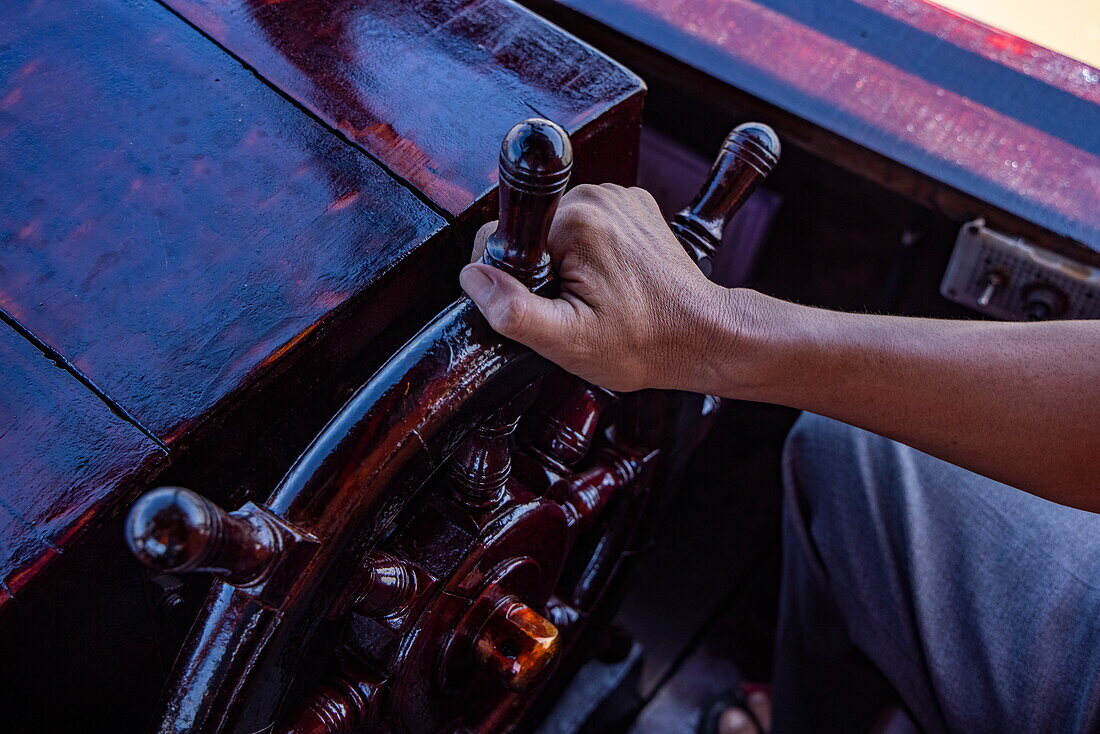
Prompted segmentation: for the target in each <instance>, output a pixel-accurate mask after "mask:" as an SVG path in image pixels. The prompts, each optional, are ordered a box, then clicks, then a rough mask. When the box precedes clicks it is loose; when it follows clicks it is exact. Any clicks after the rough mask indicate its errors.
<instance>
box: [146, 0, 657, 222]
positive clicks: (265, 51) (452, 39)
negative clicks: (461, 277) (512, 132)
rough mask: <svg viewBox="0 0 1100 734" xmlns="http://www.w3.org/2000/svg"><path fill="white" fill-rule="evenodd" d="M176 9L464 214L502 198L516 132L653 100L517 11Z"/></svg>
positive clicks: (359, 1)
mask: <svg viewBox="0 0 1100 734" xmlns="http://www.w3.org/2000/svg"><path fill="white" fill-rule="evenodd" d="M165 2H166V3H167V4H168V5H170V6H171V7H172V8H173V9H175V10H176V11H177V12H179V13H180V14H181V15H183V16H184V17H186V18H187V19H188V20H190V21H191V22H192V23H194V24H195V25H196V26H197V27H198V28H200V29H201V30H202V31H203V32H205V33H207V34H209V35H210V36H211V37H212V38H214V39H215V40H217V41H218V42H219V43H220V44H222V45H223V46H224V47H225V48H227V49H228V50H229V51H230V52H232V53H233V54H234V55H236V56H237V57H238V58H240V59H241V60H242V61H244V63H246V64H248V65H249V66H250V67H251V68H253V69H255V70H256V73H257V74H259V75H260V76H261V77H263V78H264V79H266V80H267V81H268V82H269V83H270V84H272V86H274V87H276V88H278V89H280V90H282V91H283V92H284V93H285V94H287V95H288V96H289V97H291V98H293V99H294V100H295V101H296V102H298V103H299V104H301V105H302V106H303V107H305V108H306V109H308V110H309V111H310V112H312V113H313V114H314V115H316V116H317V117H318V118H319V119H321V120H323V121H324V122H325V123H326V124H327V125H329V126H331V127H332V128H334V129H336V130H339V131H340V132H341V133H342V134H343V135H344V136H346V138H347V139H348V140H350V141H352V142H354V144H355V145H357V146H359V147H360V148H361V149H362V150H363V151H365V152H367V153H369V154H370V155H372V156H374V157H375V158H377V159H378V160H379V161H381V162H382V163H383V164H384V165H385V166H387V167H388V168H389V169H390V170H391V171H393V172H394V173H395V174H396V175H398V176H400V177H401V178H403V179H405V180H407V181H409V182H410V183H411V184H412V185H413V186H414V187H415V188H417V189H418V190H420V191H422V192H423V193H424V194H425V195H426V196H427V197H428V198H429V199H431V200H432V201H433V202H434V203H435V204H437V205H438V206H439V207H440V208H441V209H442V210H444V211H446V212H447V213H449V214H450V215H452V216H456V217H457V216H460V215H462V214H463V213H464V212H465V211H466V210H467V209H469V208H470V207H471V205H473V204H474V203H475V202H478V201H479V200H481V199H483V198H484V197H485V196H486V195H487V194H489V193H491V191H492V189H493V188H494V186H495V184H496V153H497V150H498V148H499V146H500V140H501V138H502V137H503V136H504V134H505V133H506V132H507V131H508V129H509V128H511V127H512V125H514V124H515V123H517V122H519V121H520V120H523V119H526V118H528V117H545V118H547V119H550V120H553V121H554V122H557V123H558V124H560V125H562V126H563V127H565V128H566V129H567V130H568V131H569V132H570V133H576V132H577V131H578V130H580V129H581V128H583V127H585V126H586V125H589V124H591V123H593V122H595V121H597V120H598V119H601V118H602V117H603V116H605V115H606V114H607V113H608V111H609V110H610V109H612V108H613V107H616V106H618V105H620V103H623V102H625V101H627V100H629V99H630V98H632V97H640V95H641V93H642V91H643V89H644V88H643V85H642V84H641V82H640V80H639V79H638V78H637V77H635V76H634V75H633V74H631V73H630V72H628V71H627V70H626V69H624V68H623V67H621V66H619V65H618V64H616V63H614V62H612V61H611V60H610V59H608V58H607V57H606V56H604V55H602V54H601V53H599V52H598V51H596V50H595V49H593V48H591V47H590V46H587V45H585V44H581V43H578V42H577V40H576V39H575V38H573V37H571V36H569V35H568V34H566V33H564V32H563V31H561V30H560V29H557V28H555V27H553V26H550V25H548V24H547V23H546V22H545V21H544V20H542V19H541V18H538V17H537V16H535V15H534V14H532V13H530V12H529V11H527V10H526V9H524V8H522V7H520V6H518V5H516V4H515V3H512V2H509V1H508V0H438V1H436V2H420V1H418V0H296V1H295V2H278V3H270V2H260V1H259V0H165ZM575 142H578V143H583V136H582V139H577V140H576V141H575Z"/></svg>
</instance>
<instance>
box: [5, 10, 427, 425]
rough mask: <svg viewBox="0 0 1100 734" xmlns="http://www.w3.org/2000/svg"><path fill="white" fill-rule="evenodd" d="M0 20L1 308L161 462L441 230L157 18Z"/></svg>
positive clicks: (214, 53)
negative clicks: (141, 435) (137, 426)
mask: <svg viewBox="0 0 1100 734" xmlns="http://www.w3.org/2000/svg"><path fill="white" fill-rule="evenodd" d="M4 13H5V15H6V18H7V20H6V21H5V22H4V23H3V24H2V25H0V44H3V45H4V46H6V47H7V48H8V51H7V52H6V53H5V55H4V57H3V62H2V63H3V64H4V66H3V81H2V82H0V99H2V100H3V102H2V103H0V106H2V107H3V109H2V111H0V115H2V117H0V132H2V134H3V141H4V144H3V145H2V146H0V168H2V169H3V170H4V171H5V172H6V173H5V175H4V176H3V177H0V201H3V205H2V207H0V231H2V233H3V234H2V235H0V241H3V243H4V254H3V259H2V264H0V303H2V305H3V306H4V308H6V309H7V310H8V311H9V312H10V313H11V314H12V315H13V316H14V317H15V318H16V319H17V320H18V321H19V322H20V323H22V324H23V325H24V326H25V327H26V328H27V329H28V330H30V331H31V332H33V333H34V334H36V335H37V336H38V337H39V338H40V339H42V340H43V341H44V342H46V343H47V344H49V345H50V346H51V347H53V348H54V349H56V350H57V351H58V352H59V353H60V354H62V355H63V356H64V357H65V358H66V359H67V360H69V361H70V362H72V363H73V364H74V365H76V367H77V368H79V369H80V370H81V371H82V372H83V373H84V374H86V375H87V376H88V377H89V378H90V379H91V380H92V382H94V383H95V384H96V385H98V386H99V387H100V388H101V389H102V390H103V391H104V392H105V393H106V394H107V395H109V396H110V398H111V399H112V400H114V401H115V402H117V403H118V404H119V405H121V406H123V407H124V408H125V410H127V411H128V412H129V413H130V414H132V415H133V416H134V417H135V418H136V419H137V420H138V421H139V422H140V423H141V424H142V425H143V426H145V428H146V429H148V430H149V432H150V433H152V434H154V435H156V436H158V437H159V438H160V439H161V440H162V441H164V442H165V443H167V444H172V443H173V442H174V441H175V440H176V439H178V438H180V437H181V436H182V435H183V434H185V433H186V432H187V431H188V430H190V429H191V428H193V427H194V425H195V424H196V423H198V422H199V421H200V420H201V419H202V418H203V416H204V414H205V413H207V411H209V410H210V409H211V408H212V407H213V406H215V405H216V404H217V403H219V401H222V400H224V399H226V397H227V396H228V395H229V394H230V393H232V392H233V391H234V390H237V389H239V388H241V387H242V385H244V384H245V383H247V382H250V381H254V380H255V379H256V378H257V376H258V375H259V374H261V373H263V372H265V371H269V370H271V369H272V368H273V367H274V365H275V364H276V363H286V362H287V361H289V358H290V357H291V356H292V354H291V353H292V352H293V350H294V347H295V345H296V344H298V343H300V342H302V341H303V340H305V339H306V338H307V337H308V336H309V335H310V333H311V332H313V331H315V330H317V329H319V328H321V327H322V326H323V325H324V323H325V321H326V319H327V318H328V317H329V315H330V314H331V313H332V312H333V311H334V310H336V309H338V308H339V307H340V306H341V305H343V304H344V303H346V302H347V301H348V300H349V299H351V298H352V297H354V296H355V295H356V294H358V293H360V292H362V291H364V290H366V289H368V288H369V287H370V286H372V285H373V284H374V283H375V282H377V281H378V280H379V279H380V278H381V277H382V276H383V275H384V274H385V273H386V272H387V271H388V270H390V269H391V268H393V267H394V266H395V265H396V264H397V263H398V262H400V261H401V259H402V258H403V257H404V256H406V255H407V254H408V253H409V252H411V251H412V250H414V249H415V248H416V247H418V246H420V245H422V244H423V243H424V242H425V241H427V240H430V239H431V238H432V237H433V236H437V235H438V234H439V233H440V232H441V231H442V230H443V228H444V226H445V223H444V221H443V220H442V219H441V218H440V217H438V216H437V215H436V214H434V213H433V212H431V211H429V210H428V208H427V207H426V206H424V205H423V204H422V203H420V202H419V201H418V200H417V199H416V197H415V196H414V195H413V194H412V193H410V192H409V191H408V190H407V189H406V188H405V187H404V186H402V185H401V184H400V183H398V182H396V181H394V180H393V179H392V178H391V177H390V176H389V175H388V174H387V173H386V172H385V171H383V170H382V169H381V168H380V167H379V166H377V165H376V164H374V163H373V162H372V161H370V160H369V159H368V158H366V157H365V156H363V155H361V154H359V153H358V152H357V151H356V150H354V149H353V148H352V147H351V146H348V145H346V144H345V143H343V142H341V141H340V140H339V139H338V138H336V137H335V136H333V135H331V134H330V133H329V132H328V131H326V130H325V129H324V128H323V127H322V126H320V125H318V124H316V123H315V122H314V121H312V120H310V119H309V118H308V117H307V116H305V115H302V114H301V113H300V112H299V111H298V110H297V109H296V108H295V107H294V106H293V105H292V104H291V103H289V102H288V101H286V100H285V99H283V98H281V97H280V96H279V95H278V94H276V93H275V92H273V91H272V90H270V89H269V88H267V87H266V86H265V85H264V84H263V83H262V82H260V81H259V80H257V79H256V78H255V77H254V76H253V75H252V74H250V73H249V72H248V71H247V70H245V69H242V68H241V67H240V65H239V64H238V63H237V62H235V61H234V60H233V59H232V58H230V57H228V56H226V55H225V54H224V53H223V52H222V51H221V50H220V49H218V48H217V47H216V46H214V45H213V44H211V43H210V42H209V41H208V40H207V39H205V38H203V37H202V36H201V35H200V34H198V33H196V32H195V31H194V29H192V28H191V27H189V26H188V25H187V24H186V23H184V22H183V21H181V20H180V19H179V18H177V17H175V16H174V15H172V14H171V13H170V12H168V11H167V10H165V9H164V8H163V7H161V6H160V5H158V4H156V3H153V2H143V1H142V0H131V1H130V2H115V3H108V4H102V3H98V2H94V1H93V0H72V1H70V0H45V1H44V2H29V1H28V2H23V1H22V0H16V1H15V2H14V4H13V5H8V6H6V7H5V9H4ZM368 313H369V312H368ZM363 317H364V318H367V317H369V315H368V314H367V313H365V314H363Z"/></svg>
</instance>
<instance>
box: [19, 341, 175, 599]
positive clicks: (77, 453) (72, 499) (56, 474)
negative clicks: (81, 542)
mask: <svg viewBox="0 0 1100 734" xmlns="http://www.w3.org/2000/svg"><path fill="white" fill-rule="evenodd" d="M165 458H166V455H165V452H164V450H163V449H161V448H160V447H159V446H158V445H157V444H156V443H155V442H154V441H152V440H151V439H150V438H149V437H147V436H146V435H144V434H143V433H142V432H141V431H140V430H139V429H138V428H136V427H135V426H134V425H132V424H131V423H129V422H127V421H125V420H123V419H122V418H120V417H119V416H117V415H115V414H114V413H113V412H112V411H111V410H110V408H109V407H108V406H107V405H105V404H104V403H103V402H102V401H101V400H100V399H99V398H98V397H96V396H95V395H94V394H93V393H92V392H90V391H89V390H88V389H87V388H86V387H85V386H84V385H83V384H82V383H81V382H80V381H79V380H77V378H76V377H74V376H73V375H72V374H70V373H68V372H67V371H65V370H64V369H61V368H59V367H58V366H57V365H56V364H55V363H54V362H53V361H51V360H50V359H49V358H47V357H46V356H45V355H44V354H43V353H42V352H41V351H40V350H39V349H37V348H36V347H35V346H34V345H33V344H31V342H29V341H28V340H27V339H25V338H24V337H23V336H22V335H21V334H19V333H17V332H16V331H15V330H13V329H12V328H11V327H10V326H9V325H8V324H7V323H4V322H3V321H0V467H3V472H4V491H3V493H0V611H2V610H3V607H4V606H5V604H6V603H7V602H10V601H11V600H12V598H13V597H15V598H18V597H19V596H20V591H21V589H22V588H23V587H24V586H25V584H26V583H27V582H28V581H29V580H30V579H31V578H32V577H33V576H34V575H35V574H36V573H38V572H39V571H40V570H41V569H42V568H44V567H46V566H48V565H49V564H50V563H51V562H52V561H54V560H56V559H57V557H58V555H59V553H60V549H61V548H62V547H64V546H67V545H69V544H70V543H71V542H72V541H74V540H75V539H76V538H78V537H79V536H81V535H82V534H83V533H84V532H85V531H86V530H87V529H88V528H89V527H91V526H92V525H93V524H94V523H95V522H96V521H98V520H99V519H100V518H102V517H104V516H107V515H109V514H110V513H111V512H112V511H114V510H117V509H118V507H119V505H120V504H121V503H122V502H125V501H126V500H128V499H130V498H132V497H133V496H134V494H136V493H137V492H138V491H140V490H141V489H143V488H144V487H143V485H141V484H140V482H141V480H143V479H145V478H147V477H148V476H149V474H150V473H151V471H152V470H154V469H155V468H156V467H157V466H158V465H160V464H161V463H163V461H164V459H165Z"/></svg>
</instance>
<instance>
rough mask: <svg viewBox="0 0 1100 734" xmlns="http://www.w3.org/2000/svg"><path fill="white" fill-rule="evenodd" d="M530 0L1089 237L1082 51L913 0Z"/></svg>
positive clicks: (1091, 172)
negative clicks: (1070, 54) (1073, 52)
mask: <svg viewBox="0 0 1100 734" xmlns="http://www.w3.org/2000/svg"><path fill="white" fill-rule="evenodd" d="M528 4H529V5H531V6H532V7H534V8H535V9H537V10H540V11H543V12H546V13H548V14H550V15H551V16H552V17H554V18H555V19H556V18H558V17H559V16H560V15H561V12H560V11H561V9H562V8H567V9H570V11H572V12H575V13H576V14H580V15H581V16H583V17H585V18H587V19H589V20H592V21H595V22H597V23H598V24H600V25H602V26H604V27H607V28H610V29H612V30H613V31H615V32H617V33H619V34H622V36H625V37H626V38H628V39H630V40H631V41H632V42H633V43H635V44H638V45H641V46H644V47H647V48H649V49H652V51H654V52H656V53H659V54H663V55H666V56H667V57H671V58H673V59H675V60H677V61H679V62H682V63H683V64H686V65H687V66H689V67H691V68H693V69H695V70H697V71H699V72H702V73H704V74H705V75H708V76H710V77H712V78H713V79H715V80H718V81H719V82H721V83H723V84H725V85H728V87H730V88H732V89H734V90H738V91H743V92H747V93H748V94H750V95H752V96H754V97H757V98H759V99H761V100H763V101H765V102H767V103H770V104H772V105H775V106H776V107H778V108H781V109H782V110H784V111H786V112H789V113H791V114H793V115H795V116H797V117H799V118H802V119H804V120H806V121H808V122H810V123H812V124H813V125H816V126H820V127H822V128H825V129H826V130H829V131H831V132H832V133H835V134H837V135H839V136H841V137H843V138H846V139H847V140H850V141H852V142H854V143H856V144H857V145H859V146H862V147H864V148H866V149H869V150H870V151H873V152H875V153H877V154H881V155H883V156H885V157H887V158H889V159H892V160H894V161H897V162H899V163H901V164H903V165H904V166H906V167H909V168H911V169H913V170H916V171H917V172H919V173H921V174H924V175H926V176H928V177H929V178H931V179H933V180H935V181H938V182H942V183H943V184H946V185H947V186H949V187H953V188H954V189H957V190H959V191H961V192H963V193H964V194H966V195H969V196H972V197H974V198H976V199H978V200H981V201H984V202H988V203H990V204H991V205H993V206H995V207H998V208H1000V209H1003V210H1005V211H1007V212H1009V213H1011V214H1013V215H1015V216H1017V217H1020V218H1022V219H1024V220H1027V221H1030V222H1034V223H1035V224H1037V225H1039V226H1040V227H1044V228H1046V229H1047V230H1049V231H1051V232H1054V233H1055V234H1057V235H1062V236H1064V237H1068V238H1071V239H1073V240H1076V241H1078V242H1080V243H1083V244H1084V245H1086V246H1087V247H1089V248H1091V249H1093V250H1100V208H1098V207H1097V206H1096V202H1097V200H1098V198H1100V125H1098V123H1097V121H1098V120H1100V71H1098V70H1096V69H1093V68H1091V67H1089V66H1087V65H1085V64H1083V63H1080V62H1077V61H1074V60H1072V59H1069V58H1066V57H1063V56H1060V55H1059V54H1056V53H1054V52H1052V51H1049V50H1047V49H1043V48H1041V47H1039V46H1036V45H1034V44H1031V43H1028V42H1026V41H1023V40H1021V39H1019V38H1016V37H1014V36H1011V35H1009V34H1007V33H1004V32H1001V31H997V30H995V29H992V28H989V27H987V26H983V25H981V24H978V23H975V22H973V21H971V20H968V19H966V18H963V17H961V16H958V15H955V14H953V13H949V12H947V11H945V10H943V9H941V8H937V7H935V6H934V5H932V4H930V3H924V2H919V1H918V0H906V1H904V2H891V1H888V0H759V1H756V2H754V1H753V0H728V1H723V2H720V1H719V0H528ZM593 40H596V39H593ZM597 43H598V41H597ZM631 63H633V60H631ZM795 142H798V143H800V144H803V145H806V146H807V147H810V148H813V147H814V146H815V145H816V144H817V141H815V140H814V139H812V138H808V139H805V140H798V141H795ZM835 162H837V163H839V164H841V165H845V161H843V160H836V161H835Z"/></svg>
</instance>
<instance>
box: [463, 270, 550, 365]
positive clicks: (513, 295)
mask: <svg viewBox="0 0 1100 734" xmlns="http://www.w3.org/2000/svg"><path fill="white" fill-rule="evenodd" d="M458 282H459V283H460V284H461V285H462V289H463V290H464V291H466V294H467V295H468V296H470V299H471V300H472V301H473V302H474V303H475V304H476V305H477V307H478V309H480V310H481V313H482V315H484V316H485V320H486V321H488V322H489V325H490V326H492V327H493V328H494V329H495V330H496V331H497V332H499V333H500V334H502V335H504V336H506V337H508V338H509V339H515V340H516V341H518V342H520V343H522V344H526V345H527V346H529V347H532V348H534V349H537V348H538V346H539V345H542V344H545V343H546V342H547V340H548V339H550V338H551V337H553V335H554V334H556V333H560V331H561V326H562V323H561V322H562V315H561V314H560V312H559V310H558V309H557V308H555V302H554V301H551V300H549V299H547V298H543V297H542V296H537V295H535V294H534V293H532V292H531V291H529V290H527V287H526V286H525V285H523V283H520V282H519V281H518V280H516V279H515V278H513V277H512V276H511V275H509V274H508V273H505V272H504V271H503V270H499V269H497V268H494V267H493V266H491V265H486V264H485V263H471V264H470V265H467V266H466V267H464V268H462V272H461V273H459V275H458Z"/></svg>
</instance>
